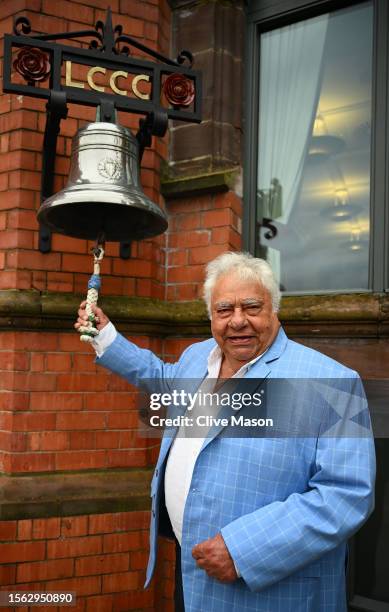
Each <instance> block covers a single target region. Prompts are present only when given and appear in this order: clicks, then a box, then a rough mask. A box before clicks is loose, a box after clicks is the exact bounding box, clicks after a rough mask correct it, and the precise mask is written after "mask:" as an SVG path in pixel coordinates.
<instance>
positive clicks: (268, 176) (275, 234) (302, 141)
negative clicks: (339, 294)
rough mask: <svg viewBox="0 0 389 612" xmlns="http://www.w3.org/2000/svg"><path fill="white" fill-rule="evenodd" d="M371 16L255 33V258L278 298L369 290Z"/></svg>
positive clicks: (367, 11) (349, 13)
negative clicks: (276, 286)
mask: <svg viewBox="0 0 389 612" xmlns="http://www.w3.org/2000/svg"><path fill="white" fill-rule="evenodd" d="M372 18H373V10H372V3H371V2H369V3H364V4H361V5H358V6H355V7H351V8H348V9H345V10H341V11H336V12H334V13H330V14H327V15H322V16H320V17H315V18H313V19H307V20H305V21H301V22H299V23H296V24H293V25H290V26H286V27H282V28H278V29H276V30H272V31H270V32H266V33H264V34H262V35H261V41H260V42H261V45H260V99H259V152H258V186H257V228H258V230H257V244H256V255H258V256H261V257H264V258H266V259H267V260H268V261H269V263H270V264H271V265H272V267H273V270H274V271H275V272H276V274H277V275H278V278H279V281H280V285H281V288H282V289H283V290H284V291H286V292H295V291H296V292H309V291H312V292H315V291H322V290H324V291H336V290H348V289H355V290H358V289H362V290H366V289H368V287H369V278H368V269H369V198H370V126H371V78H372V24H373V19H372ZM269 228H270V229H269Z"/></svg>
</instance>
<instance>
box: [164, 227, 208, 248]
mask: <svg viewBox="0 0 389 612" xmlns="http://www.w3.org/2000/svg"><path fill="white" fill-rule="evenodd" d="M168 243H169V248H173V249H175V248H185V249H191V248H192V247H200V246H207V245H208V244H209V243H210V232H209V230H193V231H192V232H177V233H171V234H170V235H169V236H168Z"/></svg>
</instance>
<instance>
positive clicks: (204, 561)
mask: <svg viewBox="0 0 389 612" xmlns="http://www.w3.org/2000/svg"><path fill="white" fill-rule="evenodd" d="M192 557H193V558H194V559H196V563H197V565H198V567H201V569H203V570H204V571H205V572H207V574H208V576H210V577H212V578H216V579H217V580H220V582H234V580H236V579H237V578H238V574H237V573H236V570H235V565H234V562H233V560H232V558H231V555H230V553H229V552H228V548H227V546H226V545H225V542H224V540H223V537H222V535H221V534H220V533H218V534H217V535H215V537H214V538H210V539H209V540H205V541H204V542H200V544H197V545H196V546H194V547H193V548H192Z"/></svg>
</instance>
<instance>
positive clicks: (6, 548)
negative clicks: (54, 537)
mask: <svg viewBox="0 0 389 612" xmlns="http://www.w3.org/2000/svg"><path fill="white" fill-rule="evenodd" d="M0 557H1V559H3V560H4V561H5V562H6V563H12V562H14V561H40V560H41V559H44V558H45V544H44V542H16V543H12V544H0Z"/></svg>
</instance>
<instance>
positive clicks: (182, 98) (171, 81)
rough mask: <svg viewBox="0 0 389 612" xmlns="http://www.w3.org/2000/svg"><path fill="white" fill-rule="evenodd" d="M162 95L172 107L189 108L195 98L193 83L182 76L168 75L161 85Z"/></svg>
mask: <svg viewBox="0 0 389 612" xmlns="http://www.w3.org/2000/svg"><path fill="white" fill-rule="evenodd" d="M163 93H164V95H165V98H166V100H167V101H168V102H169V104H171V105H172V106H174V107H180V106H190V105H191V104H192V102H193V100H194V97H195V90H194V84H193V81H191V80H190V79H188V78H187V77H186V76H184V75H183V74H170V75H169V76H168V77H167V79H166V81H165V82H164V84H163Z"/></svg>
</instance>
